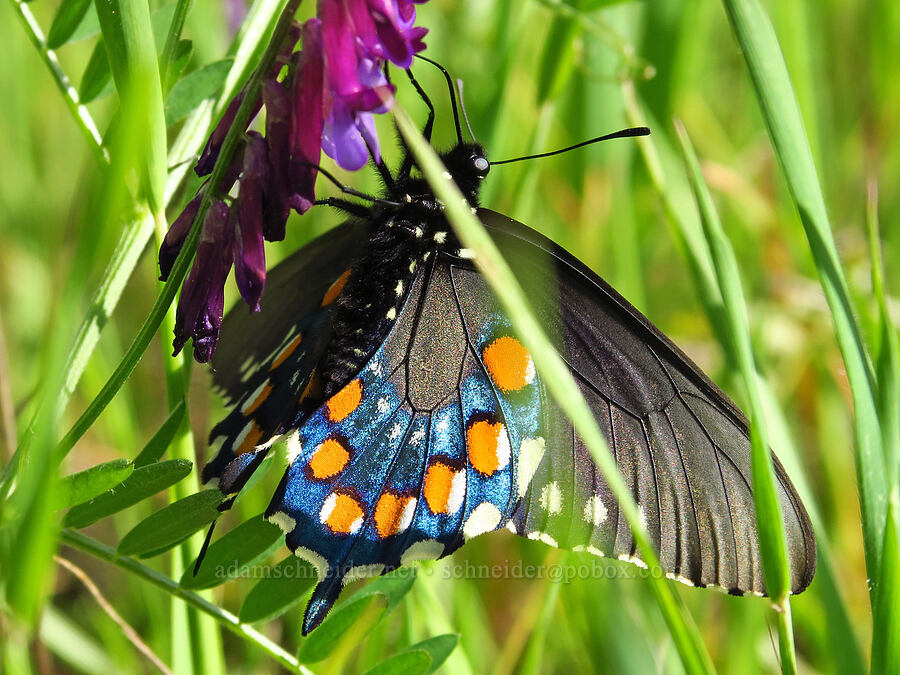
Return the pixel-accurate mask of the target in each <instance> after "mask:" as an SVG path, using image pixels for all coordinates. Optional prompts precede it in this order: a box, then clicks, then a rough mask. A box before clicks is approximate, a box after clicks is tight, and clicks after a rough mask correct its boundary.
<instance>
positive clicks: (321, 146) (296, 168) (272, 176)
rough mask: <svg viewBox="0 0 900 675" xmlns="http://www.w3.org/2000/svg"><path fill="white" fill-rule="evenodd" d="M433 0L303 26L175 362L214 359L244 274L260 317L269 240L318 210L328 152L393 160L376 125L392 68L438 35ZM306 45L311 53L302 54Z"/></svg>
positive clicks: (183, 230) (238, 168)
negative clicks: (433, 28) (182, 357)
mask: <svg viewBox="0 0 900 675" xmlns="http://www.w3.org/2000/svg"><path fill="white" fill-rule="evenodd" d="M236 1H240V0H236ZM424 1H425V0H319V3H318V18H313V19H309V20H308V21H306V23H304V24H303V25H302V26H300V25H299V24H295V25H294V26H292V27H291V30H290V32H289V35H288V37H287V38H286V39H285V41H284V43H283V44H282V45H280V46H279V47H278V49H279V54H278V56H277V58H276V59H275V63H274V65H273V66H272V68H271V70H270V71H269V72H268V73H267V74H266V75H265V77H264V78H263V81H262V83H261V87H260V91H259V94H258V96H257V99H256V100H255V101H254V102H253V105H254V110H255V112H254V116H255V114H256V112H258V111H260V110H261V109H262V107H263V106H264V107H265V110H266V121H265V136H264V137H263V136H262V135H260V134H259V133H258V132H255V131H251V132H247V131H246V128H245V129H243V130H242V131H244V132H245V133H244V136H243V138H242V139H241V141H240V145H239V147H238V148H237V150H236V152H235V155H234V157H233V158H232V160H231V162H230V164H229V166H228V167H227V168H226V171H225V175H224V177H223V180H222V181H221V184H219V185H217V186H215V188H216V193H215V194H213V195H210V196H211V197H214V198H215V199H214V200H213V202H212V206H211V208H210V210H209V211H208V213H207V214H206V217H205V219H204V223H203V229H202V232H201V236H200V242H199V244H198V247H197V256H196V259H195V260H194V265H193V267H192V268H191V271H190V274H189V275H188V277H187V278H186V280H185V282H184V285H183V287H182V292H181V297H180V298H179V302H178V310H177V312H176V327H175V340H174V343H173V344H174V347H175V353H178V352H179V351H180V350H181V349H182V348H183V347H184V345H185V343H186V342H187V340H188V339H189V338H193V340H194V358H195V359H196V360H197V361H201V362H205V361H209V360H210V358H212V354H213V352H214V350H215V347H216V342H217V340H218V335H219V328H220V326H221V324H222V310H223V302H224V289H223V287H224V285H225V280H226V279H227V277H228V274H229V272H230V271H231V267H232V265H234V269H235V280H236V282H237V286H238V290H239V291H240V293H241V296H242V297H243V298H244V300H245V301H246V302H247V304H248V305H249V306H250V310H251V311H258V310H259V308H260V302H261V300H262V297H263V290H264V288H265V280H266V261H265V248H264V240H265V241H279V240H281V239H284V237H285V225H286V222H287V219H288V215H289V214H290V211H291V209H293V210H295V211H297V213H299V214H303V213H305V212H306V211H307V210H309V209H310V208H311V207H312V206H313V204H315V201H316V197H315V182H316V177H317V175H318V172H319V170H318V169H319V162H320V159H321V154H322V152H323V151H324V152H325V153H326V154H327V155H328V156H330V157H331V158H332V159H334V160H335V161H336V162H337V163H338V164H339V165H340V166H341V167H343V168H345V169H349V170H355V169H359V168H361V167H362V166H364V165H365V164H366V162H368V160H369V159H370V158H372V159H374V161H375V162H380V161H381V156H380V148H379V145H378V136H377V134H376V130H375V118H374V115H376V114H379V113H384V112H387V111H388V110H389V109H390V108H391V106H392V105H393V100H394V87H393V85H392V84H391V83H390V82H389V81H388V79H387V76H386V74H385V71H384V66H385V64H386V63H388V62H390V63H393V64H394V65H396V66H398V67H400V68H408V67H409V65H410V63H411V62H412V58H413V56H414V55H415V54H416V53H417V52H419V51H421V50H422V49H424V48H425V44H424V43H423V42H422V38H423V37H424V36H425V34H426V33H427V30H426V29H424V28H421V27H418V26H416V25H415V20H416V9H415V6H416V4H420V3H421V2H424ZM301 35H302V43H301V46H302V48H301V50H300V51H299V52H296V53H294V48H295V46H296V44H297V41H298V39H300V38H301ZM285 66H287V68H285ZM282 71H286V74H285V75H284V76H283V77H282ZM245 96H246V87H244V89H242V90H241V92H240V93H239V94H238V95H237V96H236V97H235V98H234V100H232V101H231V103H230V104H229V105H228V107H227V109H226V110H225V113H224V114H223V116H222V119H221V120H220V121H219V123H218V124H217V125H216V127H215V129H214V130H213V132H212V134H211V135H210V137H209V139H208V141H207V143H206V147H205V148H204V150H203V153H202V154H201V156H200V159H199V160H198V162H197V165H196V167H195V171H196V173H197V175H199V176H206V175H208V174H210V173H212V170H213V167H214V166H215V164H216V162H217V161H218V159H219V153H220V151H221V148H222V143H223V142H224V140H225V137H226V136H227V135H228V132H229V130H230V129H231V127H232V126H233V125H234V120H235V118H236V116H237V111H238V109H239V108H240V106H241V103H242V102H243V100H244V98H245ZM248 126H249V123H248ZM235 182H238V184H239V189H238V193H237V197H236V198H235V199H234V200H232V201H231V205H230V207H229V206H228V204H226V202H225V201H224V200H223V199H222V198H221V197H220V196H222V195H227V194H229V192H230V191H231V190H232V187H233V186H234V184H235ZM208 190H209V185H208V184H207V183H204V184H203V186H201V188H200V190H199V191H198V193H197V195H196V196H195V197H194V198H193V199H192V200H191V201H190V202H189V203H188V204H187V206H186V207H185V208H184V210H183V211H182V213H181V214H180V215H179V216H178V217H177V218H176V219H175V221H174V222H173V223H172V227H171V228H170V230H169V232H168V233H167V234H166V238H165V240H164V241H163V243H162V245H161V246H160V250H159V265H160V273H161V277H160V278H161V279H163V280H165V279H167V278H168V276H169V274H170V273H171V270H172V265H173V264H174V261H175V258H176V257H177V256H178V253H179V251H180V250H181V247H182V246H183V245H184V242H185V240H186V237H187V235H188V233H189V231H190V228H191V224H192V223H193V221H194V220H195V219H196V217H197V213H198V212H199V209H200V205H201V202H202V199H203V197H204V195H205V193H206V192H207V191H208ZM225 199H227V197H226V198H225Z"/></svg>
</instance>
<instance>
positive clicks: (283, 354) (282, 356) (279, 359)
mask: <svg viewBox="0 0 900 675" xmlns="http://www.w3.org/2000/svg"><path fill="white" fill-rule="evenodd" d="M302 341H303V333H299V334H298V335H297V337H295V338H294V339H293V340H291V341H290V342H288V343H287V344H286V345H285V346H284V349H282V350H281V351H280V352H278V356H276V357H275V360H274V361H272V365H271V366H269V370H275V369H276V368H277V367H278V366H280V365H281V364H282V363H284V362H285V361H287V358H288V357H289V356H290V355H291V354H293V353H294V350H295V349H297V347H299V346H300V343H301V342H302Z"/></svg>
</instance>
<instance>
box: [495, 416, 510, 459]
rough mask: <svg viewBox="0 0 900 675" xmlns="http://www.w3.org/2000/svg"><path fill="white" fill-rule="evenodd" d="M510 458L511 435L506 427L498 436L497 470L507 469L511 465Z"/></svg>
mask: <svg viewBox="0 0 900 675" xmlns="http://www.w3.org/2000/svg"><path fill="white" fill-rule="evenodd" d="M509 457H510V449H509V433H507V431H506V426H505V425H504V426H503V428H502V429H501V430H500V434H499V435H498V436H497V469H498V470H500V469H505V468H506V467H507V465H508V464H509Z"/></svg>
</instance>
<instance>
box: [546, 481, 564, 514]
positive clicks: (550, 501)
mask: <svg viewBox="0 0 900 675" xmlns="http://www.w3.org/2000/svg"><path fill="white" fill-rule="evenodd" d="M541 506H542V507H543V508H544V510H545V511H546V512H547V513H549V514H550V515H551V516H552V515H556V514H557V513H559V512H560V511H562V491H561V490H560V489H559V483H557V482H556V481H553V482H552V483H547V485H545V486H544V487H542V488H541Z"/></svg>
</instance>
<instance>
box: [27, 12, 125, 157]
mask: <svg viewBox="0 0 900 675" xmlns="http://www.w3.org/2000/svg"><path fill="white" fill-rule="evenodd" d="M10 3H11V4H12V6H13V9H14V10H15V12H16V15H17V16H18V17H19V20H20V21H21V22H22V27H23V28H24V29H25V33H26V34H27V35H28V38H29V39H30V40H31V42H32V44H34V46H35V48H37V50H38V54H40V57H41V59H42V60H43V61H44V63H45V64H46V66H47V69H48V70H49V71H50V75H51V76H52V77H53V81H54V82H56V86H57V87H59V90H60V92H61V93H62V95H63V100H64V101H65V102H66V106H67V107H68V108H69V111H70V112H71V113H72V117H73V118H74V120H75V123H76V124H77V125H78V128H79V129H81V131H82V132H83V133H84V135H85V137H86V138H87V141H88V146H89V147H90V148H91V151H92V152H93V153H94V155H95V156H96V157H97V160H98V161H99V162H100V163H101V164H109V153H108V152H107V150H106V148H105V147H103V137H102V136H101V135H100V131H99V130H98V129H97V125H96V124H95V123H94V118H93V117H91V113H90V112H88V109H87V108H86V107H85V106H84V105H82V103H81V100H80V99H79V97H78V90H77V89H76V88H75V87H74V86H73V85H72V82H71V80H69V77H68V75H66V74H65V73H64V72H63V69H62V66H60V65H59V59H58V58H57V57H56V52H55V51H53V50H52V49H49V48H48V47H47V38H46V37H45V36H44V32H43V31H42V30H41V27H40V26H39V25H38V22H37V19H35V18H34V14H32V13H31V8H30V7H29V6H28V5H27V4H26V3H25V2H24V1H23V0H10Z"/></svg>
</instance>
